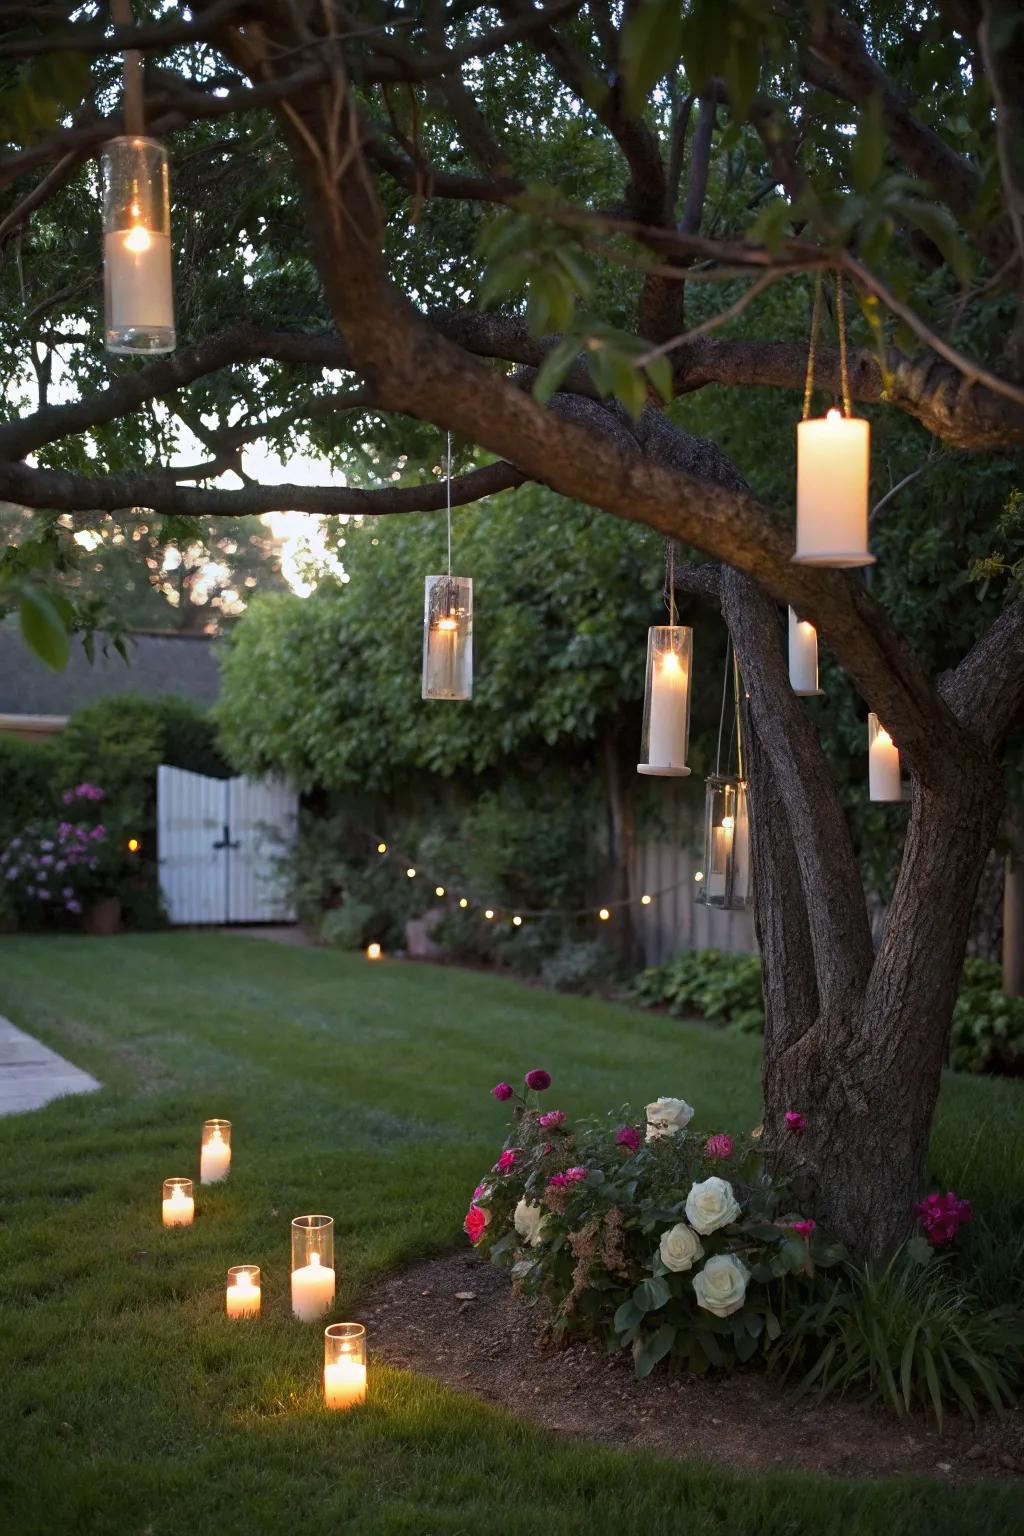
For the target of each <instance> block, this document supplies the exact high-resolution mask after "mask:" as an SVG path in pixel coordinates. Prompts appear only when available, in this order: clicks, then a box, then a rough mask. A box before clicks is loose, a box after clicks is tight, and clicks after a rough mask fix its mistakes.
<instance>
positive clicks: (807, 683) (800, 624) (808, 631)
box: [789, 608, 821, 695]
mask: <svg viewBox="0 0 1024 1536" xmlns="http://www.w3.org/2000/svg"><path fill="white" fill-rule="evenodd" d="M789 686H790V687H791V688H792V690H793V692H794V693H799V694H804V695H809V694H817V693H820V692H821V689H820V688H819V687H818V631H817V630H816V629H815V627H814V625H813V624H808V622H807V620H806V619H798V618H797V616H796V613H795V612H794V611H793V609H792V608H791V609H790V610H789Z"/></svg>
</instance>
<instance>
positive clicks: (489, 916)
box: [484, 907, 494, 922]
mask: <svg viewBox="0 0 1024 1536" xmlns="http://www.w3.org/2000/svg"><path fill="white" fill-rule="evenodd" d="M484 917H486V919H487V921H488V922H490V921H491V919H492V918H493V917H494V908H493V907H488V908H487V910H486V911H485V912H484Z"/></svg>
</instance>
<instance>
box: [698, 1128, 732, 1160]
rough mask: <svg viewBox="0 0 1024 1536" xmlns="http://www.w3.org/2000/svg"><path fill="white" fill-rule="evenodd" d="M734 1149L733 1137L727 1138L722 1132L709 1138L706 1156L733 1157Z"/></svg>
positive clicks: (705, 1148)
mask: <svg viewBox="0 0 1024 1536" xmlns="http://www.w3.org/2000/svg"><path fill="white" fill-rule="evenodd" d="M732 1147H733V1142H732V1137H731V1136H726V1135H725V1133H724V1132H721V1133H719V1135H717V1136H709V1137H708V1139H707V1141H706V1142H705V1143H704V1156H705V1157H732Z"/></svg>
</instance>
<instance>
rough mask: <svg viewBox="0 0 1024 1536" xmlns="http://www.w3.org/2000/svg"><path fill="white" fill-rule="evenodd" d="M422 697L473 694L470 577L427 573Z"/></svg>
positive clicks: (471, 582)
mask: <svg viewBox="0 0 1024 1536" xmlns="http://www.w3.org/2000/svg"><path fill="white" fill-rule="evenodd" d="M422 696H423V698H425V699H471V698H472V697H473V578H472V577H471V576H428V577H427V579H426V584H425V588H424V594H423V694H422Z"/></svg>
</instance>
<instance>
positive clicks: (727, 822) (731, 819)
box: [722, 816, 736, 832]
mask: <svg viewBox="0 0 1024 1536" xmlns="http://www.w3.org/2000/svg"><path fill="white" fill-rule="evenodd" d="M735 825H736V818H735V816H723V817H722V826H723V827H725V828H726V830H727V831H729V832H731V831H732V829H733V827H734V826H735Z"/></svg>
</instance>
